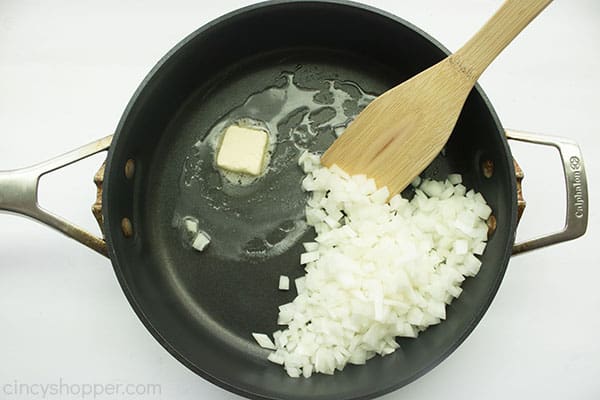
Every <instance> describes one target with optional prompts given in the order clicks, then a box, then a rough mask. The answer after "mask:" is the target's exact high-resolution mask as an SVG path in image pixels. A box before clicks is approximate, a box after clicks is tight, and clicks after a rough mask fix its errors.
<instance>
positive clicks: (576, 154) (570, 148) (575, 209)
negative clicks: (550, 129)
mask: <svg viewBox="0 0 600 400" xmlns="http://www.w3.org/2000/svg"><path fill="white" fill-rule="evenodd" d="M506 137H507V138H508V139H512V140H518V141H521V142H528V143H533V144H540V145H545V146H553V147H555V148H556V149H558V152H559V154H560V158H561V160H562V164H563V172H564V176H565V186H566V192H567V215H566V218H565V225H564V227H563V229H562V230H560V231H558V232H554V233H550V234H548V235H544V236H540V237H537V238H534V239H530V240H526V241H524V242H521V243H517V244H515V245H514V246H513V254H519V253H524V252H526V251H530V250H534V249H538V248H540V247H546V246H550V245H552V244H556V243H561V242H566V241H568V240H572V239H575V238H578V237H580V236H581V235H583V234H584V233H585V231H586V229H587V224H588V188H587V179H586V176H585V167H584V164H583V157H582V155H581V149H580V148H579V146H578V145H577V143H575V142H574V141H572V140H570V139H565V138H560V137H553V136H546V135H537V134H534V133H528V132H519V131H513V130H507V131H506Z"/></svg>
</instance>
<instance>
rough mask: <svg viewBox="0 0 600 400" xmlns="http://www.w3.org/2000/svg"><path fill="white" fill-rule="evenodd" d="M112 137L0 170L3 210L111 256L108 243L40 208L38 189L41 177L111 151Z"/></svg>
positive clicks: (0, 208)
mask: <svg viewBox="0 0 600 400" xmlns="http://www.w3.org/2000/svg"><path fill="white" fill-rule="evenodd" d="M111 141H112V135H111V136H106V137H104V138H102V139H99V140H96V141H95V142H92V143H90V144H87V145H85V146H82V147H80V148H78V149H75V150H73V151H70V152H68V153H65V154H63V155H60V156H58V157H55V158H52V159H50V160H48V161H44V162H42V163H39V164H36V165H33V166H30V167H25V168H20V169H15V170H10V171H0V211H7V212H11V213H16V214H21V215H24V216H27V217H30V218H33V219H35V220H37V221H39V222H41V223H43V224H46V225H48V226H50V227H52V228H54V229H56V230H58V231H60V232H62V233H64V234H65V235H67V236H68V237H70V238H72V239H75V240H76V241H78V242H79V243H81V244H83V245H85V246H87V247H89V248H90V249H92V250H94V251H96V252H98V253H100V254H102V255H103V256H108V252H107V249H106V242H105V241H104V239H103V238H99V237H97V236H95V235H93V234H91V233H89V232H87V231H86V230H84V229H82V228H81V227H79V226H76V225H74V224H72V223H70V222H69V221H67V220H65V219H64V218H62V217H60V216H58V215H55V214H53V213H51V212H50V211H48V210H45V209H44V208H42V207H40V205H39V203H38V186H39V181H40V178H41V177H42V176H44V175H45V174H48V173H50V172H52V171H56V170H58V169H61V168H63V167H65V166H67V165H70V164H73V163H75V162H77V161H79V160H82V159H84V158H87V157H90V156H92V155H94V154H97V153H99V152H101V151H105V150H108V148H109V146H110V143H111Z"/></svg>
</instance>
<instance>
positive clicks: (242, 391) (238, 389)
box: [102, 0, 517, 399]
mask: <svg viewBox="0 0 600 400" xmlns="http://www.w3.org/2000/svg"><path fill="white" fill-rule="evenodd" d="M298 4H307V5H310V4H330V5H335V6H342V7H350V8H352V9H356V10H358V11H361V12H365V13H373V14H376V15H378V16H382V17H384V18H387V19H389V20H391V21H392V22H394V23H395V24H399V25H402V26H404V27H405V28H407V29H409V30H411V31H412V32H414V33H415V34H417V35H419V36H421V37H423V38H424V39H425V40H427V41H428V42H430V43H431V44H433V45H434V46H435V47H437V48H438V49H440V50H441V51H442V52H443V53H444V54H446V55H449V54H451V52H450V51H449V50H448V49H447V48H446V47H444V46H443V45H442V44H441V43H440V42H438V41H437V40H436V39H435V38H433V37H432V36H430V35H429V34H427V33H426V32H424V31H423V30H421V29H420V28H418V27H416V26H415V25H413V24H412V23H410V22H408V21H406V20H404V19H403V18H400V17H398V16H396V15H394V14H391V13H389V12H386V11H383V10H380V9H378V8H376V7H373V6H370V5H366V4H362V3H357V2H354V1H346V0H270V1H264V2H260V3H256V4H252V5H249V6H246V7H242V8H239V9H237V10H234V11H231V12H229V13H226V14H224V15H222V16H220V17H218V18H216V19H214V20H212V21H210V22H208V23H206V24H205V25H203V26H201V27H200V28H198V29H196V30H195V31H193V32H192V33H190V34H189V35H188V36H186V37H185V38H184V39H182V40H181V41H180V42H179V43H177V44H176V45H175V46H174V47H173V48H172V49H171V50H169V51H168V52H167V53H166V54H165V55H164V56H163V57H162V58H161V59H160V60H159V61H158V62H157V63H156V64H155V65H154V67H153V68H152V69H151V70H150V72H149V73H148V74H147V75H146V77H145V78H144V79H143V80H142V82H141V83H140V85H139V86H138V87H137V89H136V91H135V92H134V94H133V95H132V97H131V99H130V101H129V102H128V104H127V106H126V108H125V109H124V111H123V114H122V116H121V118H120V121H119V123H118V125H117V128H116V131H115V134H114V137H113V141H112V144H111V146H110V148H109V151H108V155H107V163H106V170H107V174H106V176H105V181H104V191H103V204H104V205H105V206H104V207H103V211H102V212H103V217H104V221H106V223H107V224H109V225H110V223H111V221H118V220H119V219H120V217H119V216H116V215H112V214H111V208H110V207H109V205H110V200H109V198H110V197H111V195H112V186H111V184H110V176H111V171H114V170H115V169H118V167H117V166H113V165H112V164H113V163H114V162H115V161H114V158H115V153H116V150H115V149H117V148H119V147H121V146H123V136H124V134H123V131H124V125H125V122H126V121H127V119H128V117H129V115H130V114H131V111H132V109H133V108H134V106H135V105H136V103H137V102H138V99H139V98H140V96H141V95H142V93H144V91H145V89H146V87H147V86H148V85H149V83H150V82H152V80H153V79H154V78H155V77H156V76H157V75H158V74H159V73H160V71H161V69H162V68H163V67H164V66H165V64H167V63H168V62H169V60H171V59H172V58H173V56H174V55H175V54H176V53H178V52H179V51H180V50H181V49H182V48H183V47H185V46H186V45H187V44H188V43H189V42H191V41H192V40H193V39H195V38H196V37H197V36H199V35H202V34H203V33H204V32H206V31H209V30H210V29H212V28H213V27H215V26H217V25H219V24H221V23H223V22H225V21H228V20H230V19H232V18H234V17H237V16H240V15H242V14H246V13H248V12H253V11H256V10H261V9H265V8H270V7H278V6H287V5H298ZM474 90H476V91H477V94H478V95H479V96H480V97H481V99H482V100H483V102H484V104H485V106H486V108H487V109H488V111H489V112H490V116H491V117H492V120H493V122H494V124H495V125H496V128H497V129H498V131H499V132H503V128H502V125H501V123H500V120H499V118H498V116H497V114H496V112H495V110H494V108H493V106H492V104H491V102H490V101H489V99H488V97H487V96H486V95H485V93H484V92H483V90H482V88H481V87H480V85H479V84H476V85H475V87H474ZM501 137H502V140H501V143H502V146H503V147H504V149H503V150H504V152H505V154H507V155H508V156H510V154H511V151H510V147H509V145H508V141H507V140H506V138H505V137H504V135H501ZM508 165H509V176H510V180H511V197H512V198H511V203H512V204H513V206H512V207H511V211H510V213H511V226H510V229H509V231H508V232H509V233H508V234H509V238H508V243H506V246H505V250H504V254H503V258H502V260H501V261H500V262H499V264H498V273H497V274H496V276H495V281H494V282H493V283H492V284H491V286H490V290H489V293H488V295H487V297H486V299H487V300H486V301H485V302H484V303H482V304H481V305H480V306H479V308H478V309H477V312H476V313H474V317H473V318H472V319H471V321H470V322H469V323H468V324H467V325H466V327H465V329H464V331H463V332H462V333H461V334H460V335H459V336H457V337H456V338H455V340H454V341H453V343H452V345H451V346H449V347H448V349H447V351H445V352H443V353H441V354H439V355H438V357H436V358H433V359H432V360H431V361H430V362H429V363H428V364H427V365H426V366H425V367H424V368H421V369H419V370H417V371H415V373H414V374H412V375H410V376H409V377H407V378H406V379H403V380H401V381H398V382H395V383H394V384H392V385H388V386H385V387H381V388H379V390H376V391H372V392H370V393H368V394H364V395H363V394H361V395H358V396H353V397H349V398H353V399H368V398H375V397H379V396H382V395H384V394H386V393H390V392H392V391H395V390H397V389H399V388H401V387H403V386H406V385H407V384H409V383H411V382H414V381H415V380H417V379H418V378H420V377H421V376H423V375H425V374H426V373H427V372H429V371H431V370H432V369H433V368H435V367H436V366H437V365H439V364H440V363H441V362H442V361H444V360H445V359H446V358H447V357H448V356H449V355H450V354H452V353H453V352H454V351H455V350H456V349H457V348H458V347H459V346H460V345H461V344H462V342H463V341H464V340H465V339H466V338H467V337H468V336H469V335H470V334H471V332H472V331H473V330H474V329H475V327H476V326H477V324H478V323H479V321H480V320H481V319H482V318H483V316H484V314H485V313H486V311H487V309H488V308H489V306H490V304H491V302H492V301H493V299H494V297H495V296H496V294H497V292H498V289H499V287H500V284H501V282H502V280H503V277H504V274H505V272H506V269H507V266H508V262H509V259H510V255H511V248H512V244H513V242H514V240H515V234H516V232H515V230H516V214H517V210H516V202H517V197H516V178H515V174H514V167H513V165H512V162H510V163H508ZM116 231H118V230H117V229H115V232H116ZM112 232H113V229H111V227H110V226H107V227H106V228H105V235H106V238H105V239H106V243H107V248H108V255H109V257H110V260H111V263H112V265H113V269H114V271H115V275H116V276H117V279H118V282H119V284H120V286H121V288H122V290H123V293H124V294H125V297H126V298H127V300H128V302H129V304H130V305H131V307H132V308H133V310H134V312H135V313H136V315H137V317H138V318H139V319H140V321H141V322H142V324H143V325H144V326H145V328H146V329H147V330H148V331H149V332H150V334H151V335H152V336H153V337H154V338H155V339H156V340H157V342H158V343H160V345H161V346H162V347H164V348H165V349H166V350H167V351H168V352H169V353H170V354H171V355H172V356H173V357H174V358H175V359H177V360H178V361H179V362H181V363H182V364H183V365H185V366H186V367H187V368H188V369H190V370H191V371H193V372H194V373H196V374H197V375H199V376H201V377H202V378H204V379H206V380H207V381H209V382H211V383H213V384H215V385H217V386H219V387H221V388H223V389H225V390H228V391H230V392H232V393H235V394H238V395H241V396H244V397H248V398H255V399H279V398H280V397H273V396H270V395H265V394H264V393H260V392H259V391H256V390H254V391H253V390H251V388H249V387H245V386H241V385H235V384H233V383H231V382H229V381H226V380H224V379H222V378H220V377H218V376H215V375H214V374H211V373H210V372H208V371H206V370H205V369H203V368H201V367H199V366H198V365H197V364H196V363H194V362H193V361H191V360H189V359H188V358H186V356H185V355H184V354H182V353H181V352H180V351H179V350H178V349H177V347H176V346H175V345H173V344H172V343H170V341H169V340H168V338H166V337H164V336H163V335H162V334H161V332H160V331H159V330H158V328H157V327H155V326H154V323H153V321H151V319H150V318H149V317H148V316H147V315H146V313H145V311H144V309H143V307H142V306H141V305H140V304H139V302H138V300H137V298H136V296H135V294H134V293H133V291H132V290H131V288H130V287H129V284H128V282H127V279H126V277H125V276H124V273H123V269H122V267H121V262H120V257H119V254H118V251H117V250H116V245H117V244H118V240H117V238H115V237H113V234H112Z"/></svg>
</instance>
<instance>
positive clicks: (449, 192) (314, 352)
mask: <svg viewBox="0 0 600 400" xmlns="http://www.w3.org/2000/svg"><path fill="white" fill-rule="evenodd" d="M299 165H300V166H301V167H302V168H303V169H304V171H305V172H306V173H307V176H306V178H305V179H304V180H303V181H302V187H303V188H304V190H307V191H309V192H312V193H311V196H310V198H309V200H308V201H307V207H306V220H307V223H308V224H309V225H311V226H313V227H314V229H315V232H316V234H317V236H316V238H315V240H314V241H313V242H308V243H304V244H303V245H304V249H305V252H304V253H302V254H301V255H300V263H301V264H302V265H304V268H305V270H306V275H305V276H303V277H301V278H298V279H296V280H295V285H296V290H297V293H298V294H297V296H296V298H295V299H294V300H293V301H292V302H291V303H288V304H284V305H281V306H280V307H279V316H278V321H277V323H278V324H280V325H285V326H286V327H285V329H283V330H279V331H277V332H275V333H274V334H273V338H274V341H275V343H273V342H271V340H270V339H269V337H268V336H266V335H264V334H253V336H254V338H255V339H256V341H257V342H258V343H259V345H261V346H262V347H266V348H271V349H273V350H275V351H274V352H273V353H271V354H270V355H269V360H270V361H272V362H274V363H276V364H281V365H283V367H284V368H285V370H286V371H287V373H288V375H289V376H291V377H300V376H303V377H305V378H308V377H310V376H311V375H312V374H313V373H316V372H318V373H323V374H333V373H334V372H335V371H336V370H342V369H343V368H344V366H345V365H346V364H347V363H352V364H364V363H365V362H366V361H367V360H369V359H370V358H372V357H373V356H375V355H376V354H380V355H382V356H385V355H387V354H390V353H392V352H394V351H395V350H396V349H397V348H398V347H399V345H398V343H397V342H396V341H395V338H396V337H408V338H415V337H417V335H418V334H419V332H421V331H423V330H425V329H426V328H427V327H428V326H430V325H434V324H438V323H440V322H442V321H443V320H444V319H445V318H446V305H447V304H450V302H451V301H452V299H454V298H457V297H458V296H460V294H461V292H462V289H461V287H460V285H461V283H462V282H463V281H464V280H465V277H470V276H474V275H476V274H477V272H478V271H479V269H480V268H481V261H480V260H479V258H478V257H476V255H481V254H483V252H484V250H485V246H486V241H487V225H486V223H485V220H486V219H487V218H488V217H489V216H490V214H491V212H492V209H491V208H490V207H489V206H488V205H487V204H486V202H485V199H484V198H483V196H482V195H481V194H479V193H475V192H474V191H473V190H469V191H468V192H467V189H466V187H465V186H464V185H463V184H462V176H461V175H459V174H450V175H448V177H447V179H445V180H444V181H434V180H430V179H421V178H417V179H415V181H414V182H413V186H414V187H415V195H414V198H413V199H412V200H410V201H408V200H407V199H404V198H402V197H401V196H400V195H395V196H393V197H392V198H391V199H389V195H390V193H389V191H388V190H387V188H381V189H377V187H376V185H375V181H374V180H372V179H368V178H367V177H366V176H365V175H355V176H349V175H348V174H346V173H345V172H344V171H343V170H341V169H340V168H338V167H337V166H333V167H332V168H330V169H328V168H324V167H321V165H320V161H319V157H318V156H317V155H314V154H311V153H308V152H304V153H303V154H302V155H301V156H300V159H299ZM279 288H280V289H282V290H287V288H289V279H288V278H287V277H286V276H281V277H280V281H279ZM283 288H285V289H283Z"/></svg>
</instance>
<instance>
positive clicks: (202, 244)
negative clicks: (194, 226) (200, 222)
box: [192, 231, 210, 251]
mask: <svg viewBox="0 0 600 400" xmlns="http://www.w3.org/2000/svg"><path fill="white" fill-rule="evenodd" d="M209 243H210V236H208V234H207V233H205V232H204V231H199V232H198V233H197V234H196V237H195V238H194V241H193V242H192V247H193V248H194V249H196V250H198V251H203V250H204V249H205V248H206V246H208V244H209Z"/></svg>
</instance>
